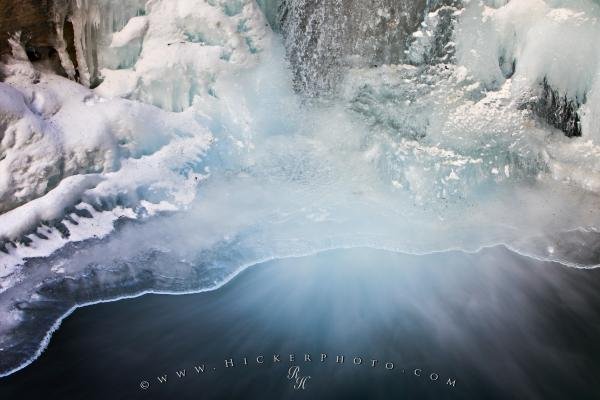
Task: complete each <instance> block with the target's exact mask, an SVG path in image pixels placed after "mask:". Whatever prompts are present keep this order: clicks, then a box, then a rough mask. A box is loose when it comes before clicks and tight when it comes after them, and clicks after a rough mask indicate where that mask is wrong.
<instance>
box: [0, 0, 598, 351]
mask: <svg viewBox="0 0 600 400" xmlns="http://www.w3.org/2000/svg"><path fill="white" fill-rule="evenodd" d="M292 3H293V2H292ZM300 3H301V2H300ZM488 3H489V4H487V5H486V4H484V3H480V2H476V1H471V2H467V3H466V6H465V7H464V8H462V7H457V8H454V9H452V8H451V9H450V11H451V13H450V16H451V18H450V21H451V24H450V25H448V26H446V27H445V28H444V29H452V35H446V36H448V38H450V39H451V41H449V42H448V43H446V44H445V45H444V48H445V49H453V51H452V52H448V54H447V57H446V56H445V55H444V54H442V55H440V56H441V58H442V60H438V61H436V63H431V64H419V60H422V61H423V60H426V59H428V57H425V52H429V51H431V49H432V48H434V47H435V44H436V43H435V42H436V40H438V36H437V35H439V34H444V33H445V32H443V31H442V32H440V29H438V27H439V26H440V25H439V24H441V23H442V22H441V19H440V13H439V11H435V12H432V13H430V14H428V15H427V17H426V18H425V21H424V23H423V24H422V26H421V28H420V29H419V30H418V31H417V32H415V34H414V35H413V36H414V41H413V42H412V45H411V47H410V48H409V49H407V58H406V59H405V60H404V61H405V62H406V63H411V65H395V66H389V65H383V66H378V67H374V66H373V65H371V64H372V63H371V62H370V61H369V60H362V61H361V60H360V57H358V58H357V57H351V59H350V60H349V61H348V62H346V61H344V62H343V63H342V64H343V65H344V66H345V68H347V70H345V73H344V74H343V76H340V82H339V85H340V86H339V91H338V92H337V93H336V94H335V97H334V98H333V99H331V98H330V99H328V100H322V101H321V100H318V99H317V100H313V101H306V100H305V99H303V98H302V97H301V96H298V95H296V94H294V92H293V90H292V87H291V86H292V83H291V82H292V79H291V77H290V74H289V73H288V71H287V68H286V67H287V66H286V64H285V62H284V56H283V49H282V48H281V46H280V45H279V44H278V41H279V40H278V38H277V37H276V36H274V35H273V34H272V32H271V31H270V29H269V28H268V26H267V24H266V21H265V18H264V17H263V15H262V13H261V11H260V10H259V8H258V6H257V4H256V3H255V2H254V1H243V2H240V1H215V2H213V3H210V4H209V3H205V2H196V1H183V0H180V1H152V2H149V3H148V4H147V5H146V8H145V9H144V13H142V14H143V15H137V14H139V13H130V14H131V16H132V18H131V19H130V20H126V18H123V16H122V15H117V14H118V13H119V12H120V11H119V10H120V9H119V8H117V9H116V11H117V12H116V13H115V14H114V16H115V17H116V19H117V20H118V19H119V18H120V19H121V21H119V23H117V24H113V26H108V25H107V26H104V25H102V27H101V29H100V30H99V31H98V32H97V33H98V34H99V36H98V37H97V40H98V41H99V43H100V45H99V51H100V55H99V60H100V65H99V67H100V69H101V71H102V75H103V76H104V82H103V83H102V84H101V85H100V86H99V87H98V88H96V89H95V90H94V91H91V90H89V89H86V88H84V87H82V86H79V85H76V84H74V83H72V82H69V81H68V80H66V79H63V78H60V77H57V76H54V75H52V74H49V73H47V72H40V71H39V69H40V68H42V67H43V66H35V68H34V66H33V65H32V64H31V63H30V62H29V61H28V60H27V58H26V55H25V54H24V51H23V50H22V49H20V48H19V46H18V43H14V45H15V50H14V57H13V60H12V61H11V62H9V63H8V64H5V65H3V69H2V71H3V74H4V75H5V76H7V78H6V80H5V83H4V84H0V90H1V94H0V96H3V97H0V101H2V105H3V111H4V110H7V111H8V112H7V113H6V114H5V115H4V119H2V120H1V121H0V122H2V123H4V124H6V126H7V132H8V134H9V135H12V137H13V138H14V141H13V145H11V146H8V147H7V148H3V151H5V152H6V154H7V155H6V156H5V157H4V159H3V160H0V168H2V176H3V177H19V179H17V180H15V181H12V182H0V183H1V184H2V185H4V186H2V185H0V189H2V190H3V191H2V193H0V198H3V199H13V200H14V199H16V200H17V202H16V203H14V204H10V203H9V202H3V203H2V204H3V206H6V205H7V204H8V206H9V208H10V209H11V210H10V211H8V212H5V213H4V214H2V215H1V216H0V221H1V224H0V227H1V228H0V229H2V230H3V231H2V237H3V239H9V240H12V241H14V240H16V239H18V238H19V236H20V235H21V234H22V233H24V232H25V233H26V232H29V231H30V230H31V229H32V228H37V229H36V231H37V232H36V233H37V236H36V235H35V234H34V235H33V236H30V238H29V240H28V242H29V243H28V246H26V245H25V244H16V245H14V246H13V245H12V244H9V245H8V247H7V248H8V251H9V253H10V255H9V256H7V257H5V256H1V257H2V258H3V260H2V262H3V265H4V267H3V268H4V272H3V273H2V274H3V278H2V285H3V287H2V289H0V290H1V291H2V293H0V296H2V297H3V298H2V305H1V307H2V309H3V310H2V316H3V317H2V318H3V322H6V324H4V332H1V333H2V334H3V335H4V337H3V339H6V338H9V339H10V338H11V337H13V336H12V335H13V334H14V332H15V331H13V329H18V324H19V315H15V313H16V314H19V313H18V312H16V311H15V309H14V304H16V302H21V301H25V302H28V301H30V302H35V301H39V300H40V296H39V294H38V293H37V292H38V289H39V287H38V283H40V282H43V281H45V280H47V279H50V280H52V279H59V280H60V279H64V278H63V277H71V276H79V275H82V274H85V273H86V271H88V270H89V269H91V270H94V268H96V269H102V268H112V266H111V265H115V266H116V265H121V264H124V265H127V266H133V267H134V270H135V266H136V265H137V267H138V268H143V267H144V263H143V260H144V257H143V254H144V253H145V252H155V251H158V252H159V253H162V254H171V255H173V257H174V259H179V260H181V262H182V264H184V265H189V266H190V267H189V269H185V267H181V268H182V270H183V272H181V274H182V275H178V274H179V273H180V272H178V271H175V272H173V271H171V270H170V266H168V265H164V266H163V267H162V268H159V269H158V270H157V271H156V273H159V274H164V275H165V276H167V277H168V276H171V277H172V278H171V279H173V282H177V279H179V278H181V277H182V276H183V277H185V276H186V275H185V271H190V272H194V273H197V268H194V265H203V264H202V263H206V265H210V260H211V257H213V258H214V259H215V260H218V259H219V257H225V256H224V255H222V254H221V255H215V254H214V253H215V252H217V253H218V252H219V251H224V252H225V251H226V252H231V253H232V254H233V255H234V256H232V258H233V260H229V262H230V265H229V267H224V268H223V272H222V273H221V274H219V279H220V281H219V280H217V281H216V282H215V281H214V280H210V281H211V282H212V283H211V285H219V282H223V281H226V280H228V279H231V277H232V276H234V275H235V274H236V273H237V272H236V271H239V265H251V264H254V263H255V262H256V260H263V259H270V258H274V257H286V256H287V255H290V254H310V253H311V252H316V251H320V250H321V249H326V248H331V246H328V245H327V243H335V246H337V247H343V246H365V245H368V246H371V247H379V248H382V249H387V250H394V251H401V252H406V253H414V254H427V253H430V252H436V251H443V250H447V249H462V250H466V251H474V250H477V249H480V248H482V247H488V246H494V245H498V244H503V245H506V246H508V247H509V248H512V249H513V250H515V251H517V252H520V253H522V254H526V255H529V256H531V257H535V258H537V259H541V260H553V261H559V262H562V263H563V264H565V265H569V266H575V267H594V266H595V265H597V263H598V260H597V256H596V255H595V253H594V250H593V249H594V246H595V244H596V241H597V240H596V237H597V234H596V232H597V228H598V227H600V221H599V219H600V217H599V216H598V215H597V214H598V213H597V212H595V210H596V209H597V205H598V201H597V195H596V192H597V191H598V187H599V183H598V182H600V179H598V177H599V176H600V164H599V163H598V157H597V156H598V155H599V154H600V149H599V148H598V147H597V145H596V144H595V143H596V141H597V140H598V138H597V133H598V126H600V123H599V121H600V117H599V116H600V97H599V95H600V89H599V85H600V79H599V78H598V76H600V71H599V67H598V60H599V57H600V56H599V54H600V49H598V46H593V40H587V41H586V40H582V38H588V39H593V38H594V37H597V36H598V34H599V27H598V8H597V7H596V6H595V5H594V4H593V3H592V2H588V1H579V2H575V1H563V2H560V1H553V2H547V3H546V2H544V1H541V0H527V1H513V2H509V3H507V2H504V1H499V2H498V1H496V2H488ZM492 3H493V4H492ZM82 4H83V3H82ZM86 4H87V3H86ZM385 4H387V3H386V2H384V1H382V5H385ZM84 6H85V5H84ZM87 6H89V5H87ZM87 6H85V7H87ZM102 6H103V7H105V11H110V4H109V3H102ZM131 6H132V7H133V8H136V7H138V4H137V3H135V4H133V3H132V4H131ZM492 6H493V7H492ZM85 7H83V6H82V8H81V10H80V11H81V14H80V15H79V17H76V18H81V19H80V20H78V21H76V23H79V24H81V25H82V26H83V25H86V24H87V23H88V22H86V21H88V20H92V21H95V22H93V24H100V20H99V19H98V18H97V15H96V14H94V15H95V16H92V17H90V16H89V15H86V14H85V12H84V11H85V10H86V8H85ZM133 8H132V9H133ZM94 10H95V11H94V13H97V11H98V10H97V9H95V8H94ZM113 11H114V10H113ZM130 11H131V10H130ZM380 11H381V12H378V13H377V17H376V18H375V20H374V21H366V22H365V23H366V24H371V23H373V24H379V23H381V21H383V22H384V23H393V22H394V21H393V20H390V18H391V16H392V15H394V13H392V12H388V11H389V10H388V11H386V9H385V7H383V6H382V8H381V10H380ZM319 12H321V11H320V10H317V14H316V15H317V16H318V15H319V14H318V13H319ZM317 21H321V22H323V21H327V19H324V20H318V19H317ZM115 26H116V29H117V30H118V31H117V32H113V30H114V28H115ZM121 28H122V29H121ZM103 29H105V31H104V30H103ZM84 31H86V30H85V29H84ZM302 33H303V32H302V31H299V32H297V34H298V35H301V34H302ZM475 38H477V40H474V39H475ZM540 38H542V39H543V40H544V42H543V43H539V40H541V39H540ZM296 39H302V38H298V37H296ZM82 40H83V39H82ZM85 40H89V38H87V39H85ZM287 40H294V38H293V37H292V39H290V38H288V39H287ZM574 40H577V41H579V42H580V43H582V44H581V46H582V47H581V48H575V47H574V46H572V43H573V41H574ZM590 43H592V44H591V45H590ZM557 55H560V57H564V62H560V63H556V62H555V63H552V62H549V61H550V60H552V59H554V57H556V56H557ZM444 57H446V58H445V59H443V58H444ZM500 59H501V60H503V63H499V60H500ZM567 61H568V62H567ZM342 64H340V65H342ZM506 66H509V67H510V66H514V71H513V70H511V68H507V67H506ZM311 70H312V69H310V68H309V69H308V71H311ZM573 70H575V71H576V72H577V73H576V74H574V73H573ZM313 72H314V70H313ZM315 79H318V77H316V78H315ZM543 79H545V80H546V82H548V83H549V84H550V85H552V86H553V87H555V88H556V90H557V91H559V93H561V94H563V95H565V96H569V97H570V98H573V99H582V98H583V97H585V98H586V102H585V103H584V105H583V106H582V109H581V110H580V112H581V117H582V130H583V137H582V138H577V139H567V138H565V137H564V136H563V135H562V133H561V132H558V131H556V130H554V129H552V128H551V127H549V126H547V125H545V124H544V123H543V121H538V120H536V119H535V116H533V115H532V114H531V112H530V111H529V110H527V108H526V107H525V108H524V107H523V105H524V104H525V105H526V104H527V103H528V102H530V101H535V97H536V95H537V93H538V92H537V91H536V90H537V85H538V84H539V83H540V81H542V80H543ZM325 86H327V85H325ZM144 103H149V104H151V105H146V104H144ZM6 116H8V117H6ZM9 135H7V134H5V138H4V139H5V140H3V145H4V146H5V143H10V141H9V140H6V137H8V136H9ZM42 149H43V150H42ZM40 150H42V151H40ZM31 159H35V160H36V161H37V162H36V163H35V164H33V166H35V167H36V168H32V165H31V164H30V163H29V164H28V160H31ZM56 159H59V160H61V163H62V164H63V166H62V167H61V168H60V169H59V170H55V169H54V168H55V167H56ZM52 181H58V182H59V183H58V184H57V186H56V187H55V188H54V189H53V190H50V191H48V190H49V189H51V187H52V184H51V183H50V182H52ZM67 193H68V194H69V196H68V197H70V198H71V199H72V204H64V199H65V197H64V196H65V194H67ZM52 197H58V198H60V200H57V201H50V200H51V199H52ZM13 200H11V201H13ZM80 200H83V203H79V201H80ZM510 202H516V203H517V204H518V209H515V207H514V206H513V205H512V204H511V203H510ZM565 203H566V204H568V205H569V206H571V208H570V209H569V210H568V212H566V211H565V207H564V204H565ZM65 206H73V207H75V211H73V209H71V211H73V212H74V214H69V215H67V219H66V220H62V221H60V220H61V218H62V217H63V214H64V213H63V210H64V209H65ZM36 209H37V210H39V211H35V212H34V211H33V210H36ZM71 211H69V213H71ZM85 211H87V212H85ZM78 212H79V213H80V214H81V215H79V214H78ZM165 212H169V213H172V214H171V215H172V217H170V216H169V215H165ZM182 215H183V216H182ZM90 217H91V218H90ZM118 218H126V219H141V220H145V221H146V222H145V223H143V224H140V225H137V224H136V225H131V226H125V228H124V229H123V230H122V231H120V232H113V230H112V229H113V228H112V223H113V221H114V220H116V219H118ZM11 220H12V221H15V222H10V221H11ZM57 220H58V221H60V222H58V223H57V224H56V225H57V227H55V228H52V227H41V228H40V227H37V226H38V224H40V223H41V222H43V221H46V222H47V223H48V224H52V223H56V221H57ZM99 220H103V222H102V224H101V228H98V227H96V228H95V229H93V230H89V229H87V227H88V226H89V225H88V224H92V223H97V222H98V221H99ZM157 220H158V221H159V222H156V221H157ZM62 227H67V230H68V231H69V232H70V234H71V239H70V240H67V239H65V238H63V237H61V236H60V235H59V232H60V230H61V229H62ZM157 231H159V233H156V232H157ZM348 232H355V234H348ZM94 235H96V236H99V237H104V240H101V241H100V243H99V244H97V243H91V248H89V249H86V248H83V249H79V250H77V252H75V253H68V252H67V253H66V256H67V258H66V259H61V257H62V256H61V254H60V252H57V253H56V257H54V258H53V257H48V258H47V260H48V261H47V265H46V266H47V267H48V270H47V271H46V270H44V269H40V264H37V265H36V267H35V268H28V267H27V264H25V265H22V264H23V261H24V258H25V257H27V256H28V255H29V256H31V255H35V256H38V257H44V256H50V253H54V251H55V250H58V249H59V247H61V246H63V245H64V244H66V243H69V242H73V241H75V240H85V239H86V236H87V237H93V236H94ZM43 237H46V238H48V239H53V240H48V239H43ZM573 238H574V239H573ZM582 242H583V243H584V244H581V243H582ZM565 243H566V244H565ZM38 246H39V247H38ZM96 247H97V249H96ZM219 249H221V250H219ZM573 249H575V251H574V250H573ZM36 251H39V252H37V253H36ZM236 252H237V253H239V254H237V253H236ZM235 254H237V256H235ZM235 257H238V258H237V259H236V258H235ZM136 262H137V264H136ZM236 263H237V264H236ZM213 267H214V266H213ZM115 268H116V267H115ZM170 274H171V275H170ZM133 275H134V276H135V272H133ZM188 276H189V275H188ZM192 276H194V275H192ZM110 283H111V282H107V284H110ZM116 283H118V282H112V284H116ZM42 300H43V299H42ZM11 315H12V317H14V318H12V317H11ZM11 320H13V324H10V323H9V322H10V321H11ZM47 336H48V335H47ZM13 338H14V337H13ZM0 343H5V341H4V342H3V341H2V340H0ZM5 351H6V350H5ZM38 353H39V351H38Z"/></svg>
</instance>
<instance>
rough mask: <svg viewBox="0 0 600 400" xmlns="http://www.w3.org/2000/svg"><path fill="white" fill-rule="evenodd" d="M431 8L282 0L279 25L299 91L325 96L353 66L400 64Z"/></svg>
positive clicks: (372, 0)
mask: <svg viewBox="0 0 600 400" xmlns="http://www.w3.org/2000/svg"><path fill="white" fill-rule="evenodd" d="M426 5H427V1H426V0H323V1H314V0H280V2H279V7H278V11H279V20H278V25H279V28H280V29H281V32H282V34H283V36H284V39H285V44H286V48H287V52H288V57H289V60H290V63H291V66H292V69H293V72H294V86H295V88H296V89H297V90H299V91H302V92H304V93H306V94H308V95H321V94H323V93H328V92H331V91H333V90H335V86H336V83H337V81H338V80H339V79H340V77H341V73H340V71H342V70H343V69H344V67H346V66H348V65H354V64H356V63H359V64H367V65H380V64H394V63H398V62H400V61H401V60H403V58H404V56H405V54H404V51H405V50H406V49H407V45H408V43H409V40H410V35H411V34H412V33H413V32H414V31H415V30H416V29H417V28H418V26H419V24H420V23H421V22H422V20H423V17H424V13H425V8H426ZM271 7H272V6H271Z"/></svg>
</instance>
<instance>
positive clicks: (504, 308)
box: [0, 248, 600, 399]
mask: <svg viewBox="0 0 600 400" xmlns="http://www.w3.org/2000/svg"><path fill="white" fill-rule="evenodd" d="M599 289H600V271H595V270H587V271H586V270H575V269H567V268H565V267H562V266H560V265H557V264H551V263H540V262H535V261H532V260H531V259H528V258H524V257H521V256H518V255H516V254H514V253H511V252H509V251H508V250H506V249H503V248H494V249H488V250H485V251H483V252H481V253H479V254H475V255H468V254H464V253H460V252H449V253H443V254H434V255H427V256H409V255H402V254H394V253H389V252H384V251H376V250H365V249H354V250H337V251H331V252H327V253H323V254H320V255H316V256H311V257H305V258H299V259H289V260H279V261H273V262H269V263H265V264H263V265H260V266H256V267H253V268H250V269H249V270H247V271H245V272H243V273H242V274H240V275H239V276H238V277H237V278H236V279H235V280H234V281H232V282H231V283H230V284H228V285H226V286H225V287H223V288H221V289H219V290H217V291H214V292H208V293H200V294H194V295H182V296H167V295H146V296H143V297H139V298H136V299H129V300H122V301H118V302H113V303H105V304H98V305H94V306H89V307H85V308H82V309H78V310H77V311H76V312H75V313H73V314H72V315H71V316H69V317H68V318H67V319H66V320H65V321H64V322H63V324H62V326H61V328H60V329H59V330H58V332H57V333H56V334H55V335H54V337H53V338H52V340H51V343H50V346H49V347H48V349H47V350H46V351H45V352H44V353H43V355H42V356H41V357H40V358H39V359H38V360H37V361H36V362H34V363H33V364H32V365H30V366H29V367H27V368H25V369H24V370H22V371H19V372H17V373H15V374H13V375H11V376H9V377H8V378H4V379H0V399H225V398H236V399H237V398H240V399H253V398H260V399H284V398H309V399H330V398H342V399H367V398H369V399H371V398H373V399H375V398H381V399H389V398H403V399H536V398H539V399H594V398H596V399H597V398H600V344H599V343H600V290H599ZM290 355H293V361H290ZM342 356H343V362H341V361H342V359H341V357H342ZM309 359H310V360H309ZM374 360H375V361H374ZM294 367H297V368H294ZM290 368H291V370H290ZM184 370H185V376H183V371H184ZM178 373H179V374H178ZM290 375H292V379H288V378H289V376H290ZM159 377H160V378H161V379H158V378H159ZM165 377H166V382H163V383H161V382H160V381H161V380H162V381H164V379H165ZM296 378H298V380H297V379H296ZM303 378H304V379H303ZM294 386H296V388H295V387H294Z"/></svg>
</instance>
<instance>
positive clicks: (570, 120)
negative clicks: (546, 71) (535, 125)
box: [533, 80, 581, 137]
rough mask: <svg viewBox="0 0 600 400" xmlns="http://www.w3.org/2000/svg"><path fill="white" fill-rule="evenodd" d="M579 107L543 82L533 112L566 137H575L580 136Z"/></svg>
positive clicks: (576, 103)
mask: <svg viewBox="0 0 600 400" xmlns="http://www.w3.org/2000/svg"><path fill="white" fill-rule="evenodd" d="M580 106H581V104H579V102H578V101H577V100H572V99H569V98H567V97H566V96H561V95H560V94H559V93H558V92H557V91H556V90H554V89H552V87H551V86H550V85H549V84H548V82H547V81H546V80H544V81H543V82H542V85H541V88H540V94H539V96H538V101H537V102H536V104H534V106H533V111H534V112H535V113H536V114H537V115H538V116H539V117H540V118H542V119H543V120H545V121H546V122H548V123H549V124H550V125H552V126H554V127H555V128H557V129H560V130H561V131H563V132H564V134H565V135H567V136H568V137H577V136H581V121H580V117H579V114H578V111H579V108H580Z"/></svg>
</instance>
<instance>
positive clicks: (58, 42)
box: [0, 0, 78, 79]
mask: <svg viewBox="0 0 600 400" xmlns="http://www.w3.org/2000/svg"><path fill="white" fill-rule="evenodd" d="M69 8H70V7H69V2H67V1H66V0H23V1H15V0H7V1H3V2H1V3H0V56H2V55H6V54H9V53H10V52H11V47H10V46H9V41H8V40H9V39H10V38H11V37H13V36H15V35H16V34H19V36H18V40H20V42H21V43H22V45H23V47H24V48H25V50H26V52H27V56H28V57H29V59H30V60H31V61H39V62H45V63H46V64H47V65H48V67H50V68H51V69H53V70H54V71H55V72H56V73H57V74H60V75H63V76H68V77H70V78H72V79H76V78H77V77H78V71H77V61H76V60H77V57H76V50H75V35H74V29H73V25H72V23H71V22H70V21H69V20H68V15H67V13H68V10H69Z"/></svg>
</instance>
